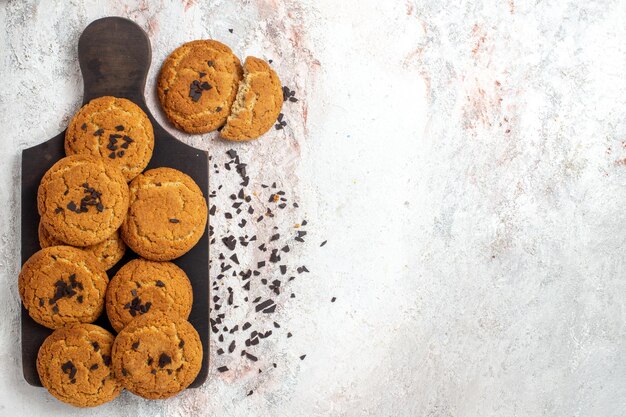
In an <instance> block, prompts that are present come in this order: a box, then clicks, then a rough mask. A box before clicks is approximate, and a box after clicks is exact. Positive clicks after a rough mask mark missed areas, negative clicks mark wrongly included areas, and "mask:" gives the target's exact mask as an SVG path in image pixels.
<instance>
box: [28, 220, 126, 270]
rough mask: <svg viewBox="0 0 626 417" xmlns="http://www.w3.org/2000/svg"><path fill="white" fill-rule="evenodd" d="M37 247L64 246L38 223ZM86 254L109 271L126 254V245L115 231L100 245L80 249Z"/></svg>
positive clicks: (117, 231)
mask: <svg viewBox="0 0 626 417" xmlns="http://www.w3.org/2000/svg"><path fill="white" fill-rule="evenodd" d="M38 234H39V246H41V247H42V248H47V247H50V246H59V245H65V243H64V242H61V241H60V240H58V239H56V238H55V237H53V236H51V235H50V233H48V231H47V230H46V228H45V227H44V226H43V224H42V223H41V222H39V230H38ZM81 249H83V250H85V251H87V252H90V253H91V254H92V255H93V256H95V257H96V259H97V260H98V262H100V264H101V265H102V267H103V268H104V270H105V271H108V270H109V269H111V268H112V267H113V266H114V265H115V264H116V263H118V262H119V260H120V259H122V257H123V256H124V253H125V252H126V244H125V243H124V241H123V240H122V238H121V237H120V232H119V230H116V231H115V233H113V234H112V235H111V236H109V237H108V238H107V239H106V240H103V241H102V242H100V243H96V244H95V245H92V246H86V247H84V248H81Z"/></svg>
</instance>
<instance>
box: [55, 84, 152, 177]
mask: <svg viewBox="0 0 626 417" xmlns="http://www.w3.org/2000/svg"><path fill="white" fill-rule="evenodd" d="M153 149H154V131H153V129H152V124H151V123H150V119H149V118H148V116H147V115H146V114H145V113H144V112H143V110H141V108H140V107H139V106H137V105H136V104H135V103H133V102H132V101H130V100H127V99H125V98H117V97H111V96H104V97H98V98H95V99H93V100H91V101H90V102H89V103H87V104H85V105H84V106H83V107H82V108H81V109H80V110H79V111H78V113H76V114H75V115H74V117H73V118H72V120H71V121H70V124H69V126H68V127H67V130H66V131H65V153H66V154H67V155H75V154H81V155H91V156H95V157H100V158H103V159H104V160H105V161H106V162H107V163H108V164H110V165H113V166H115V167H117V168H118V169H119V170H120V171H121V172H122V175H124V178H126V181H130V180H132V179H133V178H135V177H136V176H137V175H139V174H140V173H141V172H142V171H143V170H144V169H145V168H146V166H147V165H148V162H150V158H152V150H153Z"/></svg>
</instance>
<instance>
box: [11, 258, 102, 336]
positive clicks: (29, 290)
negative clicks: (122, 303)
mask: <svg viewBox="0 0 626 417" xmlns="http://www.w3.org/2000/svg"><path fill="white" fill-rule="evenodd" d="M108 283H109V278H108V277H107V274H106V272H104V269H103V268H102V266H101V265H100V263H99V262H98V261H97V260H96V258H95V257H94V256H93V255H92V254H90V253H88V252H85V251H83V250H81V249H77V248H73V247H70V246H51V247H49V248H45V249H42V250H40V251H39V252H36V253H35V254H34V255H33V256H31V257H30V258H29V259H28V260H27V261H26V262H25V263H24V266H23V267H22V270H21V271H20V275H19V278H18V288H19V292H20V298H21V299H22V303H24V307H25V308H26V310H28V314H29V315H30V316H31V317H32V318H33V320H35V321H36V322H37V323H39V324H41V325H43V326H46V327H49V328H51V329H57V328H59V327H62V326H64V325H66V324H70V323H91V322H93V321H94V320H96V319H97V318H98V316H100V314H101V313H102V310H103V308H104V295H105V292H106V287H107V284H108Z"/></svg>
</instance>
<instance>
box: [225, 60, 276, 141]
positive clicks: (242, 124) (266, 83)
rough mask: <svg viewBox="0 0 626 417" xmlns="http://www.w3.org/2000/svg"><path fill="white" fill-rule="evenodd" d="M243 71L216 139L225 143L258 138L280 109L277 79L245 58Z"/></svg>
mask: <svg viewBox="0 0 626 417" xmlns="http://www.w3.org/2000/svg"><path fill="white" fill-rule="evenodd" d="M243 71H244V76H243V81H241V83H240V84H239V90H238V92H237V98H236V99H235V102H234V103H233V105H232V108H231V110H230V116H228V120H227V122H226V126H224V128H223V129H222V131H221V132H220V136H221V137H223V138H224V139H228V140H234V141H244V140H252V139H256V138H258V137H259V136H261V135H262V134H263V133H265V132H267V131H268V130H269V129H270V128H271V127H272V126H273V125H274V122H275V121H276V119H277V118H278V115H279V114H280V109H281V108H282V106H283V91H282V87H281V84H280V79H278V75H276V72H275V71H274V70H273V69H272V68H271V67H270V66H269V64H268V63H267V62H265V61H263V60H262V59H259V58H255V57H253V56H249V57H248V58H246V62H245V63H244V65H243Z"/></svg>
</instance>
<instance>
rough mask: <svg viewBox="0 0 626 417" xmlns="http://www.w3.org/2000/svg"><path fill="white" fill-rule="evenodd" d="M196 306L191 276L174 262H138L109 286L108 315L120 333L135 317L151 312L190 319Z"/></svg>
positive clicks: (126, 266) (120, 272) (107, 297)
mask: <svg viewBox="0 0 626 417" xmlns="http://www.w3.org/2000/svg"><path fill="white" fill-rule="evenodd" d="M192 303H193V292H192V289H191V283H190V282H189V278H187V274H185V271H183V270H182V269H180V268H179V267H177V266H176V265H174V264H173V263H171V262H152V261H147V260H145V259H134V260H132V261H130V262H129V263H127V264H126V265H124V266H123V267H122V268H121V269H120V270H119V271H118V272H117V274H115V276H114V277H113V279H111V283H110V284H109V286H108V287H107V296H106V310H107V316H108V317H109V321H110V322H111V325H112V326H113V328H114V329H115V331H118V332H119V331H120V330H122V329H123V328H124V326H125V325H127V324H128V323H129V322H130V321H131V320H132V319H133V318H134V317H136V316H139V315H142V314H145V313H147V312H155V311H157V312H162V313H167V314H169V315H173V316H175V317H180V318H182V319H187V317H189V313H190V312H191V305H192Z"/></svg>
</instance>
